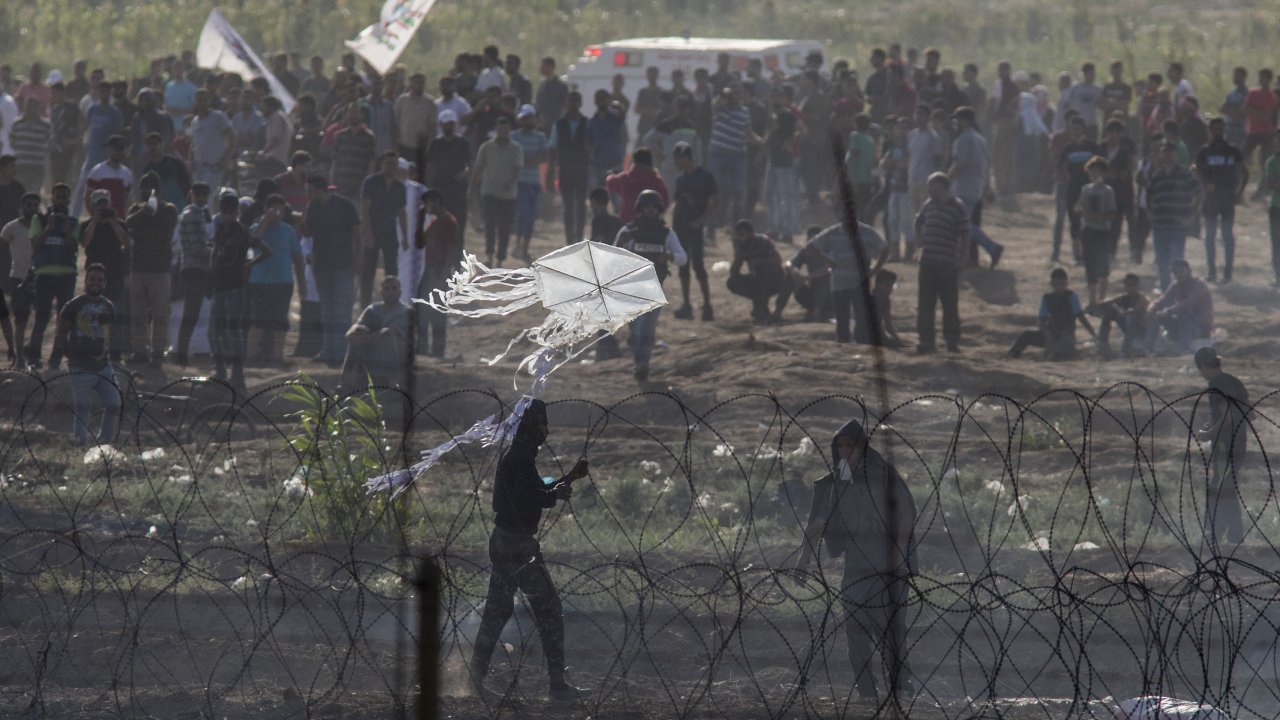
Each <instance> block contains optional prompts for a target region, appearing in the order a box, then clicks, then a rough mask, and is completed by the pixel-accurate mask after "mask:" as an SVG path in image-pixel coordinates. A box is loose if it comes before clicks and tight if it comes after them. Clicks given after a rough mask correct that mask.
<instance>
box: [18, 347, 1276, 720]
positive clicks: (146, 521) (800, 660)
mask: <svg viewBox="0 0 1280 720" xmlns="http://www.w3.org/2000/svg"><path fill="white" fill-rule="evenodd" d="M0 382H2V383H3V386H4V387H5V390H4V392H3V398H4V400H3V401H2V402H3V404H4V406H5V407H4V412H3V421H2V422H0V428H2V429H3V433H2V434H0V467H3V474H2V475H0V494H2V497H3V500H4V502H3V504H2V505H3V507H2V508H0V513H3V515H4V523H3V530H2V531H0V598H2V602H0V611H2V612H3V614H4V622H3V624H0V627H2V628H3V630H0V632H3V633H4V642H3V643H0V647H3V648H4V650H3V651H2V652H3V654H4V663H2V664H0V667H4V668H6V670H4V671H2V672H3V673H4V676H5V677H6V678H7V681H6V682H4V683H0V689H3V691H4V693H5V695H4V697H5V699H4V700H3V705H2V706H3V712H4V713H5V714H24V713H25V714H30V715H48V716H81V715H83V716H86V717H87V716H93V713H94V712H97V711H100V710H102V709H103V708H114V709H115V712H116V713H118V714H124V715H130V716H142V715H153V716H164V717H174V716H181V715H191V716H195V715H216V716H224V715H225V716H245V717H248V716H256V715H259V714H262V715H266V714H270V715H273V716H283V717H288V716H300V717H301V716H330V715H335V716H336V715H337V714H341V715H342V716H343V717H365V716H368V717H373V716H379V717H382V716H386V715H387V714H388V713H390V714H394V715H397V716H400V715H404V714H406V713H408V712H410V710H411V708H412V707H413V704H414V700H415V697H416V685H415V681H414V672H415V670H414V668H415V667H416V664H417V658H416V655H415V650H414V648H416V647H417V641H416V639H417V636H418V633H420V632H421V631H422V629H421V628H420V627H419V621H418V618H417V614H416V613H417V604H416V598H415V593H416V589H415V584H414V568H415V567H416V563H417V562H418V561H419V560H420V559H422V558H424V557H430V558H434V559H435V561H436V562H437V563H438V565H439V567H440V568H441V570H442V578H443V583H442V594H441V597H440V603H441V615H442V620H441V624H440V627H439V628H437V629H436V632H438V637H439V640H440V648H441V657H440V658H439V660H440V662H441V667H442V678H443V687H444V688H445V696H444V697H443V698H442V704H443V707H444V708H445V709H446V710H447V712H448V713H449V714H451V715H457V716H462V717H498V716H539V715H543V714H547V715H549V716H556V717H563V716H586V715H591V716H603V717H680V718H694V717H698V718H701V717H726V718H727V717H770V718H774V717H777V718H782V717H795V716H801V715H803V716H813V717H862V716H870V715H872V714H876V713H880V712H889V711H890V710H895V711H900V712H902V713H905V714H907V715H909V716H912V717H915V716H921V717H939V718H970V717H1023V716H1026V717H1030V716H1036V717H1065V716H1088V717H1111V716H1112V714H1113V713H1114V712H1115V708H1116V704H1117V702H1118V701H1121V700H1124V699H1127V698H1132V697H1139V696H1146V695H1159V696H1167V697H1176V698H1182V699H1185V700H1189V701H1192V702H1194V703H1204V704H1207V705H1212V706H1215V707H1216V708H1218V709H1219V710H1220V711H1221V712H1223V713H1225V714H1226V715H1227V716H1229V717H1233V718H1238V717H1276V716H1277V715H1280V658H1278V657H1277V653H1276V649H1275V647H1276V638H1277V634H1278V632H1280V575H1278V574H1277V569H1278V567H1280V561H1278V560H1277V558H1278V557H1280V555H1278V554H1277V545H1276V542H1277V540H1280V514H1278V513H1277V512H1276V500H1277V499H1276V493H1275V490H1276V488H1275V484H1274V475H1273V472H1272V468H1271V462H1270V455H1269V453H1268V448H1270V447H1276V443H1277V442H1280V428H1278V427H1277V424H1276V411H1275V408H1274V406H1275V405H1276V401H1277V396H1276V393H1270V394H1267V395H1264V396H1262V397H1261V398H1259V399H1257V400H1256V401H1255V402H1254V403H1253V406H1252V408H1251V410H1250V412H1249V414H1248V444H1249V453H1248V456H1247V457H1248V460H1247V461H1246V462H1244V463H1240V464H1239V467H1240V468H1241V469H1240V473H1241V474H1240V476H1239V477H1240V479H1239V483H1238V485H1239V500H1240V503H1241V506H1242V508H1243V520H1244V540H1243V542H1242V543H1239V544H1234V543H1232V544H1227V543H1225V542H1217V541H1214V540H1213V539H1212V538H1210V537H1208V536H1207V534H1206V532H1205V530H1204V528H1205V526H1206V487H1207V485H1208V484H1209V483H1210V482H1211V481H1212V480H1213V479H1214V477H1215V475H1214V467H1213V457H1214V456H1213V452H1212V449H1211V448H1210V447H1209V446H1208V445H1207V444H1205V443H1202V442H1201V441H1200V440H1198V439H1197V438H1196V434H1195V433H1194V432H1193V431H1194V430H1195V429H1196V428H1198V427H1199V426H1201V425H1203V424H1204V423H1205V422H1206V421H1207V420H1208V412H1209V410H1208V402H1207V398H1206V396H1204V395H1201V394H1187V395H1185V396H1181V397H1176V398H1171V399H1166V398H1162V397H1160V396H1159V395H1157V394H1156V393H1154V392H1153V391H1151V390H1149V389H1148V388H1145V387H1143V386H1142V385H1140V384H1137V383H1121V384H1117V385H1114V386H1112V387H1110V388H1107V389H1106V390H1104V391H1102V392H1100V393H1098V394H1097V395H1087V394H1083V393H1080V392H1074V391H1067V390H1062V391H1055V392H1051V393H1047V394H1045V395H1043V396H1040V397H1038V398H1035V399H1034V400H1031V401H1029V402H1019V401H1018V400H1017V399H1014V398H1011V397H1008V396H1004V395H1000V394H986V395H981V396H979V397H976V398H973V399H965V398H961V397H957V396H953V395H947V394H928V395H921V396H919V397H915V398H912V399H911V400H908V401H905V402H902V403H900V404H898V405H896V406H894V407H892V408H889V409H888V410H887V411H885V412H884V413H883V414H877V413H876V412H875V411H873V410H872V409H869V408H868V407H867V406H866V405H865V404H864V402H863V401H862V399H861V398H860V397H858V396H853V395H828V396H824V397H819V398H815V399H813V400H811V401H809V402H807V403H804V404H802V405H800V406H799V407H794V408H793V407H788V406H787V405H785V404H784V403H783V402H782V401H780V400H779V399H777V398H776V397H774V396H772V395H769V394H759V393H755V394H744V395H740V396H737V397H733V398H729V399H726V400H724V401H722V402H719V403H717V404H714V405H711V406H710V407H698V408H695V407H693V406H691V405H689V404H687V403H686V402H685V401H683V400H682V399H681V398H680V397H679V396H678V395H675V394H671V393H662V392H644V393H638V394H635V395H632V396H630V397H626V398H622V399H620V400H618V401H617V402H616V403H613V404H602V403H599V402H595V401H590V400H585V399H561V400H557V401H554V402H550V403H549V413H550V421H551V428H552V431H551V436H550V439H549V441H548V443H547V445H546V446H545V448H544V451H543V454H542V455H541V458H540V461H539V462H540V470H541V471H542V472H543V473H544V474H547V475H558V474H562V473H564V472H565V471H567V469H568V468H569V467H571V466H572V465H573V464H574V462H576V460H577V459H578V458H579V457H589V458H590V459H591V461H592V473H591V475H590V477H588V478H587V479H586V480H584V481H582V482H581V483H579V485H578V486H577V489H576V491H575V494H574V497H573V499H572V501H571V502H569V503H567V504H566V503H562V504H560V505H558V506H557V507H556V508H555V509H554V510H552V511H550V512H549V513H548V514H547V516H546V518H545V519H544V522H543V525H542V528H541V530H540V533H539V538H540V540H541V542H542V545H543V548H544V551H545V553H546V557H547V562H548V566H549V567H550V570H551V574H552V577H553V578H554V581H555V584H556V586H557V587H558V589H559V591H560V594H561V597H562V600H563V603H564V613H565V624H566V636H567V643H566V644H567V651H568V652H567V654H568V663H569V666H570V668H569V672H570V677H571V678H572V679H573V681H574V682H576V683H578V684H582V685H585V686H587V687H588V688H589V691H588V692H587V693H586V694H585V695H584V696H583V698H582V700H581V707H578V706H577V705H576V704H575V705H571V706H570V707H568V708H566V707H565V706H564V705H563V703H561V704H556V703H552V702H550V701H549V700H547V699H545V698H544V697H543V696H542V694H541V693H542V692H543V691H544V690H545V687H544V683H543V678H545V676H546V667H545V664H544V660H543V659H542V653H541V651H540V649H539V646H538V635H537V632H536V631H535V628H534V623H533V621H532V616H531V615H529V613H528V612H527V611H526V610H524V609H523V607H522V605H521V604H520V603H517V605H518V610H517V614H516V616H515V618H513V620H512V621H511V623H509V625H508V626H507V628H506V629H505V630H504V632H503V635H502V643H501V645H500V648H499V652H498V653H497V655H496V656H495V660H494V663H493V666H494V669H493V674H494V676H495V678H496V679H497V680H498V684H500V685H501V686H502V687H503V688H504V689H505V691H506V692H505V697H503V698H501V699H498V700H494V699H492V698H487V697H480V696H477V695H475V694H473V693H472V691H471V689H470V685H469V684H468V683H467V682H466V675H465V672H464V668H465V667H466V662H467V661H468V660H469V657H470V652H471V643H472V641H473V640H474V637H475V634H476V631H477V628H478V625H479V617H480V608H481V606H482V603H483V600H484V596H485V588H486V585H487V581H488V574H489V559H488V554H487V551H486V547H487V538H488V535H489V533H490V531H491V530H492V528H493V525H492V522H493V521H492V512H491V510H490V506H489V498H490V491H491V487H492V479H493V476H494V471H495V467H496V460H497V457H498V455H499V452H500V448H484V449H477V448H471V449H463V450H459V451H458V452H456V453H454V454H453V455H451V456H449V457H447V458H446V459H444V460H442V461H441V462H440V463H439V464H438V465H437V466H436V467H434V468H432V470H431V471H430V472H429V473H428V474H427V475H425V476H423V477H421V478H419V479H418V481H417V483H416V486H415V487H414V489H413V491H411V492H409V493H405V494H404V495H403V496H401V498H399V499H397V500H395V501H389V500H388V499H387V498H385V497H376V496H375V497H370V496H366V495H364V494H363V491H362V490H361V488H360V485H361V483H362V482H363V481H364V479H365V478H366V477H367V476H368V475H372V474H378V473H381V472H385V471H389V470H394V469H399V468H401V467H404V466H405V465H406V463H407V462H408V461H409V460H411V459H412V458H413V457H415V456H416V454H417V452H419V451H420V450H422V449H425V448H428V447H431V446H434V445H436V444H439V443H440V442H442V441H443V440H445V439H447V438H448V437H449V436H450V434H452V433H457V432H461V431H462V430H465V429H466V427H467V426H469V425H470V423H472V422H474V421H475V420H476V419H478V418H480V417H483V416H485V415H488V414H491V413H493V412H495V411H501V410H502V409H503V407H504V404H503V401H504V398H503V397H501V396H500V395H498V394H496V393H495V392H493V391H491V390H478V389H458V390H454V391H451V392H447V393H444V394H441V395H438V396H435V397H432V398H430V399H429V400H426V401H421V402H419V401H415V399H414V398H412V397H410V396H408V395H407V394H405V393H403V392H400V391H398V390H396V389H394V388H375V390H374V399H373V401H372V402H370V403H366V404H365V405H363V406H362V405H361V403H360V400H359V399H358V398H357V399H354V400H353V399H345V398H336V397H333V396H331V395H329V394H327V393H326V392H325V391H324V390H323V389H322V388H320V387H319V386H316V385H313V384H308V383H307V381H305V380H300V381H297V382H294V383H290V384H287V385H279V386H274V387H270V388H267V389H264V390H262V391H259V392H256V393H254V394H252V395H250V396H248V397H245V396H238V395H236V393H235V392H234V391H233V390H232V389H231V388H230V387H229V386H226V385H224V384H221V383H217V382H214V381H208V380H191V379H184V380H178V381H175V382H173V383H171V384H169V385H167V386H165V387H163V388H160V389H158V390H156V391H146V390H143V389H142V388H140V387H138V386H137V385H135V384H134V382H133V379H132V378H131V377H129V376H126V375H121V376H120V382H121V389H122V395H123V396H124V402H123V408H122V416H121V423H120V431H119V434H118V436H117V437H116V438H115V441H114V442H113V444H112V446H111V447H110V448H105V447H97V446H95V447H90V448H78V447H74V446H73V443H72V442H69V440H70V438H71V434H70V430H71V403H70V401H69V392H70V391H69V381H68V380H67V376H66V375H65V374H64V375H55V376H49V377H44V378H41V377H38V376H36V375H32V374H25V373H16V372H11V373H8V374H6V375H4V376H2V377H0ZM99 412H100V411H99ZM850 418H856V419H858V420H860V421H861V422H863V423H864V424H865V425H866V427H867V428H868V430H869V432H870V435H871V440H870V442H871V444H872V446H875V447H885V446H891V447H892V454H891V458H892V461H893V462H894V464H895V465H896V467H897V468H898V470H899V471H900V472H901V474H902V475H903V477H904V478H905V480H906V483H907V485H908V487H909V488H910V490H911V493H912V495H913V496H914V499H915V504H916V507H917V516H916V523H915V528H914V541H915V543H916V547H917V549H918V554H919V569H918V573H917V574H916V575H914V576H912V577H911V578H910V579H909V587H910V589H909V592H908V593H907V597H906V598H905V600H904V608H905V611H906V615H907V622H906V624H907V628H908V630H907V636H906V642H905V645H904V646H903V653H904V656H905V659H906V660H908V661H909V664H910V675H911V680H912V682H911V685H910V689H909V691H907V690H904V691H902V692H899V693H897V694H895V695H890V696H888V697H884V696H883V695H882V697H881V698H880V699H879V700H878V701H877V702H876V703H870V702H867V701H862V700H860V699H859V697H858V694H857V692H856V691H855V689H854V680H855V678H854V672H853V669H852V668H851V666H850V663H849V660H848V659H847V657H846V655H845V652H846V648H845V633H846V626H847V624H848V623H850V622H854V621H855V620H854V619H851V617H850V613H849V611H848V608H847V605H846V601H844V600H842V593H846V591H847V590H848V588H847V586H846V585H845V584H844V581H843V579H842V567H841V564H840V561H838V560H833V559H830V558H827V559H824V560H823V561H822V563H821V564H820V565H818V566H817V567H816V568H811V569H808V570H804V571H802V570H797V569H795V568H794V564H795V560H796V556H797V554H798V553H797V550H798V548H799V547H800V544H801V533H802V531H803V528H804V524H805V522H806V520H807V518H808V515H809V504H810V502H811V499H810V498H811V492H812V491H811V488H812V483H813V481H814V480H816V479H818V478H819V477H821V476H822V475H824V474H826V473H828V472H830V470H831V467H830V460H831V459H830V457H829V453H828V452H827V448H828V446H829V444H830V441H831V436H832V434H833V433H834V431H835V430H836V429H837V428H838V427H840V425H841V424H843V423H844V422H845V421H846V420H848V419H850ZM91 426H92V423H91ZM846 594H847V593H846ZM874 609H875V608H868V607H857V608H853V612H854V614H855V615H856V614H857V613H858V612H861V611H865V610H874ZM881 664H883V661H881Z"/></svg>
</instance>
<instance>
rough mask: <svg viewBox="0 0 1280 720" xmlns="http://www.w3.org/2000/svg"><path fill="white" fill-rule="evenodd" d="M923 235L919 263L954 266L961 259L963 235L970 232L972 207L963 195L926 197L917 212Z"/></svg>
mask: <svg viewBox="0 0 1280 720" xmlns="http://www.w3.org/2000/svg"><path fill="white" fill-rule="evenodd" d="M916 227H917V228H919V232H918V235H919V237H920V264H921V265H947V266H955V265H956V263H957V262H959V260H960V249H961V248H960V239H961V238H963V237H965V236H966V235H968V234H969V209H968V208H966V207H965V206H964V203H963V202H961V201H960V198H957V197H954V196H953V197H952V198H951V199H950V200H947V201H945V202H941V203H939V202H935V201H934V200H933V198H929V199H928V200H926V201H925V203H924V207H922V208H920V214H919V215H917V216H916Z"/></svg>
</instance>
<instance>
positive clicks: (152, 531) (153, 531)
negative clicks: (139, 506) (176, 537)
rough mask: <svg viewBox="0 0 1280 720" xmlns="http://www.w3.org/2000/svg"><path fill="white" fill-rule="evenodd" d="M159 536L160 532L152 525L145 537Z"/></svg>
mask: <svg viewBox="0 0 1280 720" xmlns="http://www.w3.org/2000/svg"><path fill="white" fill-rule="evenodd" d="M159 536H160V531H159V530H158V529H156V526H155V525H152V526H151V529H150V530H148V531H147V537H149V538H154V537H159Z"/></svg>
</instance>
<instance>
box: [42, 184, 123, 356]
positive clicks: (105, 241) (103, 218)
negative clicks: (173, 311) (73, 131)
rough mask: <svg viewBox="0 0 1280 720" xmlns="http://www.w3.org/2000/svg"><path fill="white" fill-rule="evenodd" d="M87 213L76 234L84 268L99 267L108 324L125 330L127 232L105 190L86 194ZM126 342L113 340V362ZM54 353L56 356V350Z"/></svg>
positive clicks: (120, 354) (121, 339)
mask: <svg viewBox="0 0 1280 720" xmlns="http://www.w3.org/2000/svg"><path fill="white" fill-rule="evenodd" d="M126 169H127V168H126ZM89 212H90V215H89V220H88V222H86V223H85V225H84V231H83V232H82V233H81V234H80V246H81V247H83V248H84V258H85V262H86V263H87V264H88V265H100V266H102V273H103V276H104V277H103V288H102V294H103V295H105V296H106V297H107V298H110V299H111V301H112V303H113V307H112V320H113V321H114V322H115V323H116V324H118V325H119V326H120V327H128V324H129V320H128V308H127V302H128V301H127V298H128V294H129V288H128V273H129V268H128V264H127V262H128V261H127V256H126V253H127V252H128V251H129V232H128V231H127V230H125V227H124V225H123V224H122V223H121V222H120V215H119V214H118V213H116V211H115V209H114V208H113V207H112V206H111V192H110V191H109V190H106V189H105V188H98V189H96V190H94V191H93V192H92V193H90V196H89ZM122 306H123V307H122ZM127 339H128V336H127V335H122V336H120V337H118V338H114V339H113V340H114V341H113V342H112V343H111V348H110V350H111V360H112V361H113V362H119V361H120V358H121V356H122V354H123V353H124V352H125V351H126V348H125V347H122V346H123V345H125V344H126V343H127ZM54 353H55V354H56V353H57V350H56V349H55V350H54Z"/></svg>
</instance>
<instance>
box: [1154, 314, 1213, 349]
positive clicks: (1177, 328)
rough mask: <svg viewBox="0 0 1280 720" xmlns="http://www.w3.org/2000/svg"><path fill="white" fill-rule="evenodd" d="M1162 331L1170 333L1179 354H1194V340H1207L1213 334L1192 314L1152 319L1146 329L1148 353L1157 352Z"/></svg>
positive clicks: (1169, 315)
mask: <svg viewBox="0 0 1280 720" xmlns="http://www.w3.org/2000/svg"><path fill="white" fill-rule="evenodd" d="M1161 329H1164V330H1167V331H1168V334H1169V342H1170V343H1171V344H1172V345H1173V346H1174V348H1175V349H1176V350H1177V351H1178V352H1192V351H1193V350H1195V349H1196V348H1193V347H1191V342H1192V341H1193V340H1201V339H1204V338H1207V337H1209V335H1210V334H1211V333H1212V332H1213V330H1212V328H1210V327H1208V326H1207V325H1203V324H1201V323H1200V322H1198V321H1197V320H1196V319H1195V317H1194V316H1193V315H1192V314H1191V313H1170V314H1168V315H1165V316H1163V317H1155V318H1150V319H1149V320H1148V322H1147V328H1146V330H1147V342H1146V346H1147V352H1154V351H1155V348H1156V339H1157V338H1158V337H1160V330H1161Z"/></svg>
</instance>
